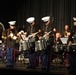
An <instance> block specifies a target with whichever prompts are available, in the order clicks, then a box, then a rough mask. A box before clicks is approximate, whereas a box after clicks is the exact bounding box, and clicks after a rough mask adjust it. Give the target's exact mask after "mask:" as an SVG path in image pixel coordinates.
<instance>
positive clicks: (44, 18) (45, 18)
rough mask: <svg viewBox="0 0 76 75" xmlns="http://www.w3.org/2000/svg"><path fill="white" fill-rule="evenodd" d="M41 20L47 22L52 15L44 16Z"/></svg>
mask: <svg viewBox="0 0 76 75" xmlns="http://www.w3.org/2000/svg"><path fill="white" fill-rule="evenodd" d="M41 20H42V21H43V22H47V21H48V20H50V16H46V17H43V18H42V19H41Z"/></svg>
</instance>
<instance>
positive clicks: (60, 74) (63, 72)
mask: <svg viewBox="0 0 76 75" xmlns="http://www.w3.org/2000/svg"><path fill="white" fill-rule="evenodd" d="M26 67H27V64H21V63H19V62H16V63H15V65H14V67H12V68H7V67H6V63H2V62H0V73H1V74H9V75H11V74H12V75H16V74H25V75H26V74H30V75H36V74H41V75H42V74H43V75H47V74H48V75H72V74H70V73H68V71H67V68H66V67H52V68H51V69H50V70H49V71H46V70H42V69H41V65H39V66H38V67H37V68H36V69H27V68H26Z"/></svg>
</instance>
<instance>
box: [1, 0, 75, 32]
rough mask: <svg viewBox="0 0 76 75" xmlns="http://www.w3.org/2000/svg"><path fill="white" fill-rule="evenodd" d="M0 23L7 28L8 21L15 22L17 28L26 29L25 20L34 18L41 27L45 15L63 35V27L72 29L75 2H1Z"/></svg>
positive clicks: (37, 0) (67, 0) (59, 0)
mask: <svg viewBox="0 0 76 75" xmlns="http://www.w3.org/2000/svg"><path fill="white" fill-rule="evenodd" d="M0 9H1V10H0V21H1V22H2V23H3V24H4V25H5V27H6V28H8V27H9V25H8V21H10V20H16V21H17V22H16V25H17V27H20V28H21V27H23V28H25V29H26V28H27V26H28V23H27V22H26V19H27V18H28V17H30V16H34V17H35V19H36V20H35V21H36V23H37V24H38V25H40V26H41V25H42V23H43V22H42V21H41V18H42V17H43V16H46V15H50V16H52V20H53V24H54V26H55V27H56V28H57V31H60V32H61V33H63V31H64V25H65V24H69V26H70V29H71V28H72V27H73V17H76V0H25V1H23V0H21V1H16V0H13V1H11V0H10V1H8V0H5V1H1V2H0Z"/></svg>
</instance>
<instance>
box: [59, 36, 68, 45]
mask: <svg viewBox="0 0 76 75" xmlns="http://www.w3.org/2000/svg"><path fill="white" fill-rule="evenodd" d="M60 40H61V41H62V43H63V44H67V41H68V37H61V38H60Z"/></svg>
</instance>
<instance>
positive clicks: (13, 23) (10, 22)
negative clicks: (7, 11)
mask: <svg viewBox="0 0 76 75" xmlns="http://www.w3.org/2000/svg"><path fill="white" fill-rule="evenodd" d="M8 23H9V24H10V25H15V23H16V21H9V22H8Z"/></svg>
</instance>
